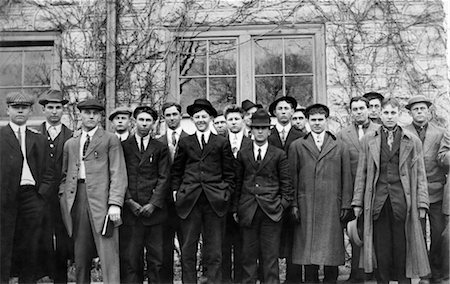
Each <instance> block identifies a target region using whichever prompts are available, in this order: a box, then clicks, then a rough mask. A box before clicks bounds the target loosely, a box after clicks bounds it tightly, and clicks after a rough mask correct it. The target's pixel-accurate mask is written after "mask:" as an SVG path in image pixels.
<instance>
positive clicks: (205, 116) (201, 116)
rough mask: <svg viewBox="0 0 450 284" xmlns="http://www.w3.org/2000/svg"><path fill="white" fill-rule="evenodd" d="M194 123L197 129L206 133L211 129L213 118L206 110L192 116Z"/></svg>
mask: <svg viewBox="0 0 450 284" xmlns="http://www.w3.org/2000/svg"><path fill="white" fill-rule="evenodd" d="M192 121H193V122H194V124H195V127H196V128H197V130H198V131H200V132H205V131H207V130H208V129H209V124H210V123H211V116H210V115H209V113H207V112H206V111H205V110H201V111H198V112H196V113H194V115H193V116H192Z"/></svg>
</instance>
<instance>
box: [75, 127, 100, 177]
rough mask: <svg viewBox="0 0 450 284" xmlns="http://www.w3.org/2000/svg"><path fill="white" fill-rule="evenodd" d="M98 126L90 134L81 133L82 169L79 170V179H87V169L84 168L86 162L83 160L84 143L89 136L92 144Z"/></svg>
mask: <svg viewBox="0 0 450 284" xmlns="http://www.w3.org/2000/svg"><path fill="white" fill-rule="evenodd" d="M97 129H98V126H96V127H95V128H94V129H92V130H90V131H89V132H86V131H84V130H83V132H82V133H81V138H80V152H79V153H80V169H79V170H78V178H79V179H86V167H85V166H84V160H83V147H84V143H86V139H87V136H88V135H89V139H90V141H91V142H90V143H92V137H94V134H95V132H96V131H97Z"/></svg>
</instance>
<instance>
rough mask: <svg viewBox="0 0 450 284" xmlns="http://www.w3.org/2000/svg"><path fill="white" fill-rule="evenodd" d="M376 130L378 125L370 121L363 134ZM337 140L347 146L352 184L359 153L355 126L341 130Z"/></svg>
mask: <svg viewBox="0 0 450 284" xmlns="http://www.w3.org/2000/svg"><path fill="white" fill-rule="evenodd" d="M377 128H378V125H377V124H375V123H373V122H371V121H370V122H369V126H368V127H367V129H366V131H365V134H367V133H369V132H371V131H374V130H375V129H377ZM337 138H338V139H339V140H341V141H342V142H344V143H345V144H346V145H347V148H348V151H349V153H350V166H351V172H352V181H353V182H354V181H355V177H356V169H357V168H358V159H359V152H361V142H360V140H359V137H358V131H357V129H356V127H355V125H354V124H353V123H352V124H351V125H349V126H347V127H345V128H344V129H342V130H341V131H340V132H339V133H338V135H337Z"/></svg>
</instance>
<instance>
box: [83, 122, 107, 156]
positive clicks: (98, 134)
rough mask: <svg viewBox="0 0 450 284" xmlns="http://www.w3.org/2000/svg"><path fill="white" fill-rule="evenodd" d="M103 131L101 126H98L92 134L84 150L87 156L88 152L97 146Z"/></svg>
mask: <svg viewBox="0 0 450 284" xmlns="http://www.w3.org/2000/svg"><path fill="white" fill-rule="evenodd" d="M104 133H105V130H103V129H102V128H100V127H99V128H98V129H97V131H95V133H94V136H93V137H92V141H91V143H89V147H88V148H87V151H86V156H89V154H90V153H91V152H92V151H94V149H95V148H96V147H97V145H98V144H100V142H101V141H102V139H101V138H102V136H103V134H104Z"/></svg>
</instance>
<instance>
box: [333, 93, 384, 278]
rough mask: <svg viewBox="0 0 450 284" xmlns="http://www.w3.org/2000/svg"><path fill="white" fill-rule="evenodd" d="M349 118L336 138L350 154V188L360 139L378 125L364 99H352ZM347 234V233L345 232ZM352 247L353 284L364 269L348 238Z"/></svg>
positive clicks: (357, 251) (362, 276) (353, 244)
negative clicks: (348, 121) (350, 119)
mask: <svg viewBox="0 0 450 284" xmlns="http://www.w3.org/2000/svg"><path fill="white" fill-rule="evenodd" d="M349 107H350V116H351V118H352V123H351V124H350V125H349V126H347V127H345V128H344V129H342V130H341V131H340V132H339V133H338V135H337V138H338V139H339V140H340V141H342V142H343V143H344V144H345V145H346V146H347V148H348V150H349V153H350V166H351V174H352V188H353V184H354V182H355V177H356V170H357V168H358V159H359V152H360V151H361V142H360V141H361V139H362V138H363V136H364V135H365V134H366V133H368V132H370V131H374V130H375V129H377V128H378V125H377V124H375V123H373V122H372V121H371V120H370V119H369V100H367V99H366V98H364V97H358V96H357V97H353V98H351V100H350V105H349ZM347 234H348V231H347ZM350 244H351V246H352V260H351V263H352V267H351V272H350V277H349V279H348V280H349V281H350V282H353V283H360V282H363V281H364V279H365V274H364V269H361V268H359V254H360V249H359V246H358V245H357V244H356V243H354V242H353V241H352V238H350Z"/></svg>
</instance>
